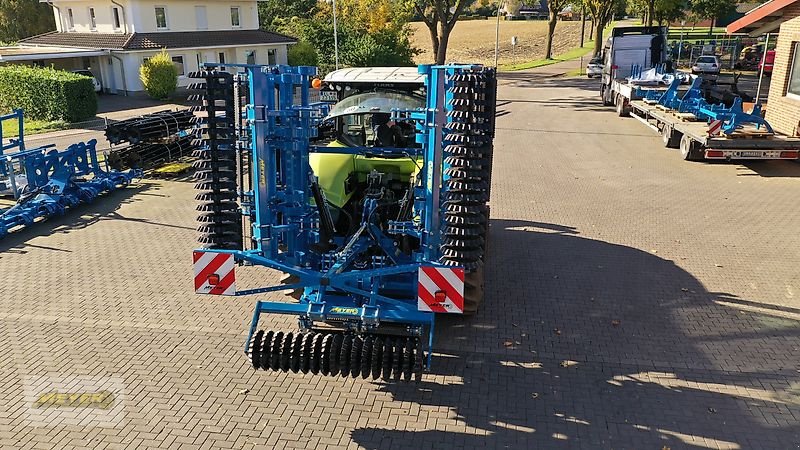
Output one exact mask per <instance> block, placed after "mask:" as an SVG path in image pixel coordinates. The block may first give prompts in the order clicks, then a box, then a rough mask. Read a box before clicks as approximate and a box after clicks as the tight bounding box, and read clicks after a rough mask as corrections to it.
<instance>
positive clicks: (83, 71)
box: [72, 69, 103, 94]
mask: <svg viewBox="0 0 800 450" xmlns="http://www.w3.org/2000/svg"><path fill="white" fill-rule="evenodd" d="M72 73H77V74H78V75H83V76H85V77H89V78H91V79H92V82H93V83H94V91H95V92H97V93H98V94H101V93H102V92H103V85H102V84H100V80H98V79H97V77H95V76H94V74H93V73H92V71H91V70H89V69H78V70H73V71H72Z"/></svg>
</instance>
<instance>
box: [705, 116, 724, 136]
mask: <svg viewBox="0 0 800 450" xmlns="http://www.w3.org/2000/svg"><path fill="white" fill-rule="evenodd" d="M720 133H722V120H719V119H717V120H712V121H711V123H709V124H708V135H709V136H719V134H720Z"/></svg>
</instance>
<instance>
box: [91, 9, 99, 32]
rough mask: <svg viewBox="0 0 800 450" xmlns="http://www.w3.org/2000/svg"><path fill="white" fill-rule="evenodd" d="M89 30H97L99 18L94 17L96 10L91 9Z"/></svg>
mask: <svg viewBox="0 0 800 450" xmlns="http://www.w3.org/2000/svg"><path fill="white" fill-rule="evenodd" d="M89 28H91V29H92V30H96V29H97V17H95V15H94V8H89Z"/></svg>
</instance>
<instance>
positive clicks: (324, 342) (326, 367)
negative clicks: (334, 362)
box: [319, 334, 333, 375]
mask: <svg viewBox="0 0 800 450" xmlns="http://www.w3.org/2000/svg"><path fill="white" fill-rule="evenodd" d="M320 344H321V346H320V352H319V366H320V373H321V374H323V375H328V374H329V373H331V358H330V357H331V348H332V347H333V335H331V334H326V335H324V337H322V339H321V341H320Z"/></svg>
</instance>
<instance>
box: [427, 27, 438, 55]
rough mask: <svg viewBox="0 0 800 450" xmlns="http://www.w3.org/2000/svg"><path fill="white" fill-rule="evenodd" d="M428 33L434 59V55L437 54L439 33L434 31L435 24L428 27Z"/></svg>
mask: <svg viewBox="0 0 800 450" xmlns="http://www.w3.org/2000/svg"><path fill="white" fill-rule="evenodd" d="M428 31H429V32H430V33H431V48H432V49H433V56H434V58H435V57H436V55H438V54H439V33H438V32H437V30H436V24H434V25H433V26H432V27H431V26H429V27H428Z"/></svg>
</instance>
